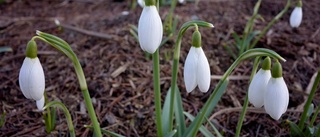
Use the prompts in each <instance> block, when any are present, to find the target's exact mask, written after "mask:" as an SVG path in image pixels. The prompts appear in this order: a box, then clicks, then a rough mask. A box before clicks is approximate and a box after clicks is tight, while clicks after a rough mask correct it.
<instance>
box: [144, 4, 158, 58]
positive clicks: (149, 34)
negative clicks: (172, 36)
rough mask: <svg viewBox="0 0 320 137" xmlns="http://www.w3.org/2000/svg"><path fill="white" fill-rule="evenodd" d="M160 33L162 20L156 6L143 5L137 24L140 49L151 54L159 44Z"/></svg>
mask: <svg viewBox="0 0 320 137" xmlns="http://www.w3.org/2000/svg"><path fill="white" fill-rule="evenodd" d="M162 34H163V29H162V21H161V18H160V16H159V13H158V11H157V8H156V6H145V7H144V8H143V10H142V13H141V16H140V19H139V24H138V37H139V43H140V47H141V48H142V50H144V51H146V52H148V53H150V54H153V53H154V52H155V51H156V50H157V49H158V47H159V46H160V43H161V41H162Z"/></svg>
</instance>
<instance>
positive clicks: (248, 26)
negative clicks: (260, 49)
mask: <svg viewBox="0 0 320 137" xmlns="http://www.w3.org/2000/svg"><path fill="white" fill-rule="evenodd" d="M261 1H262V0H259V1H258V2H257V3H256V5H255V6H254V10H253V14H252V16H251V18H250V20H249V21H248V23H247V24H246V27H245V29H244V36H243V38H242V42H241V46H240V52H239V55H241V54H242V53H243V52H244V50H245V45H244V44H245V43H246V41H247V38H248V34H250V33H251V31H252V28H253V25H254V20H255V19H256V18H257V15H258V11H259V7H260V5H261ZM248 44H249V43H248Z"/></svg>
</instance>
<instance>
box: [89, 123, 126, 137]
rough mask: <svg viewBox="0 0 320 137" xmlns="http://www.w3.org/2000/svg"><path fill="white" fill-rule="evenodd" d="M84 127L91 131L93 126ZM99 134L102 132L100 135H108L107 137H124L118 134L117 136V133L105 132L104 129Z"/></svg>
mask: <svg viewBox="0 0 320 137" xmlns="http://www.w3.org/2000/svg"><path fill="white" fill-rule="evenodd" d="M84 127H86V128H89V129H91V130H93V126H91V125H84ZM101 132H102V134H105V135H109V136H112V137H125V136H123V135H120V134H117V133H114V132H112V131H109V130H105V129H102V128H101Z"/></svg>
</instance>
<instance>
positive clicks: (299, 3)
mask: <svg viewBox="0 0 320 137" xmlns="http://www.w3.org/2000/svg"><path fill="white" fill-rule="evenodd" d="M297 7H300V8H301V7H302V0H299V1H298V4H297Z"/></svg>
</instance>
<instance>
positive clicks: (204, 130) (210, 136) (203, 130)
mask: <svg viewBox="0 0 320 137" xmlns="http://www.w3.org/2000/svg"><path fill="white" fill-rule="evenodd" d="M183 113H184V114H185V115H186V116H187V118H188V119H190V120H191V121H194V116H192V115H191V114H190V113H188V112H183ZM199 130H200V132H201V133H202V135H204V136H205V137H214V135H213V134H211V132H210V131H209V130H208V129H207V128H206V127H204V126H202V125H201V126H200V128H199Z"/></svg>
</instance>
